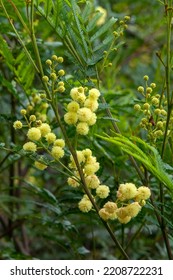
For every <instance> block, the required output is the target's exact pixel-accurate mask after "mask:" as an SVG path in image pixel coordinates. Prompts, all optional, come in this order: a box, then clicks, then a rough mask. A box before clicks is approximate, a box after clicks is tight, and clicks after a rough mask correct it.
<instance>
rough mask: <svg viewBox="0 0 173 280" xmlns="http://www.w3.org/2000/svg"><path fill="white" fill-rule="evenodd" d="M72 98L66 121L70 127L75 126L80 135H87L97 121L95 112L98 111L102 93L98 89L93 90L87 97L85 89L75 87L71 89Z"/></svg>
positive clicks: (65, 117) (65, 116)
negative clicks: (90, 127)
mask: <svg viewBox="0 0 173 280" xmlns="http://www.w3.org/2000/svg"><path fill="white" fill-rule="evenodd" d="M70 96H71V98H72V101H71V102H70V103H69V104H68V105H67V113H66V114H65V115H64V121H65V122H66V123H67V124H68V125H75V126H76V132H77V133H78V134H80V135H87V134H88V132H89V126H92V125H94V124H95V123H96V120H97V116H96V114H95V113H94V112H95V111H96V110H97V109H98V98H99V96H100V92H99V90H98V89H96V88H92V89H90V90H89V92H88V96H86V94H85V89H84V88H83V87H75V88H72V89H71V91H70Z"/></svg>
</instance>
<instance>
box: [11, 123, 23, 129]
mask: <svg viewBox="0 0 173 280" xmlns="http://www.w3.org/2000/svg"><path fill="white" fill-rule="evenodd" d="M22 126H23V124H22V122H21V121H15V122H14V123H13V127H14V129H21V128H22Z"/></svg>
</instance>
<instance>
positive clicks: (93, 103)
mask: <svg viewBox="0 0 173 280" xmlns="http://www.w3.org/2000/svg"><path fill="white" fill-rule="evenodd" d="M84 106H85V107H86V108H89V109H90V110H91V111H92V112H95V111H96V110H97V109H98V106H99V104H98V102H97V100H95V99H91V98H87V99H86V100H85V102H84Z"/></svg>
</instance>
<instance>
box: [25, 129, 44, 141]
mask: <svg viewBox="0 0 173 280" xmlns="http://www.w3.org/2000/svg"><path fill="white" fill-rule="evenodd" d="M27 136H28V138H29V139H30V140H32V141H38V140H40V138H41V132H40V130H39V129H38V128H36V127H32V128H30V129H29V130H28V133H27Z"/></svg>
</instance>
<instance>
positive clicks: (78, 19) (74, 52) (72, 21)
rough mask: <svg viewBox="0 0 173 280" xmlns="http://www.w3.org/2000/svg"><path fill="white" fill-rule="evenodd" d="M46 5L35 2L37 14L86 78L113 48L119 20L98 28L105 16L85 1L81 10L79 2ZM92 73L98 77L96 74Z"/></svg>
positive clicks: (53, 2)
mask: <svg viewBox="0 0 173 280" xmlns="http://www.w3.org/2000/svg"><path fill="white" fill-rule="evenodd" d="M43 2H45V1H39V0H38V1H36V2H35V7H36V9H37V11H38V12H39V14H40V15H41V16H42V17H44V18H45V20H46V21H47V22H48V23H49V25H50V26H51V28H53V30H54V31H55V32H56V34H57V35H58V36H59V37H60V39H61V40H62V43H63V44H64V46H65V48H66V52H67V53H68V57H70V58H71V60H73V61H74V63H75V65H76V66H77V68H78V69H79V70H80V71H81V72H82V73H83V75H84V76H85V77H86V76H87V75H86V73H87V72H88V68H90V67H93V66H95V65H96V64H97V63H98V62H99V61H101V60H102V59H103V58H104V51H105V50H107V49H109V47H110V46H111V44H112V41H113V38H114V37H113V35H112V32H110V30H111V28H113V25H114V24H115V22H116V19H115V18H111V19H109V20H108V21H107V22H106V23H105V24H103V25H101V26H97V21H98V19H99V18H100V17H101V16H102V14H101V13H100V12H94V6H93V4H91V2H90V1H82V8H81V7H80V1H75V0H70V1H67V0H65V1H62V0H54V1H53V0H49V1H48V2H49V3H47V5H45V3H44V4H43ZM50 2H52V3H50ZM89 72H90V71H89ZM92 73H93V75H95V72H94V71H92Z"/></svg>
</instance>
